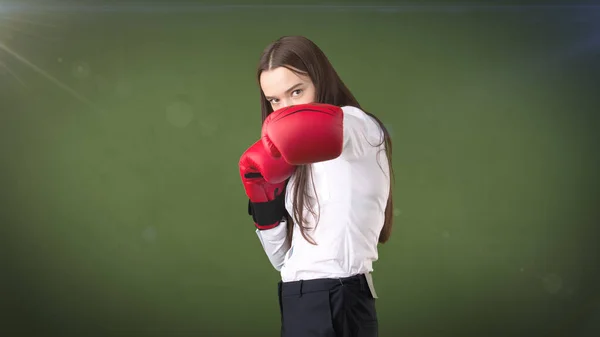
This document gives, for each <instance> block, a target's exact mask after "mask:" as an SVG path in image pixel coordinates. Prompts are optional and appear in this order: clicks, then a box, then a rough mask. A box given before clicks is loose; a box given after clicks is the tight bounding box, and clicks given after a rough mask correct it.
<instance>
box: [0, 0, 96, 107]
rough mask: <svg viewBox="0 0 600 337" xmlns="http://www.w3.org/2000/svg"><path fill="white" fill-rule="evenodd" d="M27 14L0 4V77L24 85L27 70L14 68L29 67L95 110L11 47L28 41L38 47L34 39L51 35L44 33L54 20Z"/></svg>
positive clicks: (74, 91) (89, 103)
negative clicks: (42, 19)
mask: <svg viewBox="0 0 600 337" xmlns="http://www.w3.org/2000/svg"><path fill="white" fill-rule="evenodd" d="M28 14H29V13H21V12H18V13H13V12H12V11H10V10H3V8H2V6H1V4H0V80H8V79H11V80H12V81H13V82H14V83H16V84H17V85H20V86H27V82H26V80H25V76H23V72H25V71H26V70H21V71H17V69H28V70H29V71H33V72H34V73H35V74H36V75H39V76H42V77H44V78H45V79H47V80H49V81H50V82H51V83H52V84H53V85H56V86H57V87H59V88H60V89H62V90H63V91H65V92H66V93H67V94H69V95H70V96H71V97H73V98H75V99H77V100H79V101H80V102H82V103H84V104H85V105H87V106H88V107H90V108H92V109H94V110H97V109H98V108H96V107H95V105H94V104H93V103H92V102H91V101H90V100H88V99H87V98H86V97H84V96H83V95H82V94H81V93H79V92H78V91H77V90H75V89H73V88H71V87H70V86H68V85H67V84H65V83H64V82H63V81H61V80H60V79H58V78H57V77H56V76H53V75H52V74H50V72H48V71H47V70H45V69H43V68H42V67H40V66H38V65H37V64H35V63H34V62H33V61H32V60H31V59H30V58H29V57H28V56H26V55H25V54H24V53H22V52H20V51H19V50H18V49H17V48H16V47H14V46H15V45H17V43H18V45H19V46H20V48H23V46H24V45H26V46H27V44H28V43H30V42H31V43H32V44H33V46H31V47H37V46H36V45H35V44H36V43H40V44H41V42H45V43H47V42H49V41H51V39H50V38H49V37H48V36H47V35H45V33H47V32H51V30H52V29H55V28H57V26H56V25H54V24H50V23H47V22H42V21H38V20H34V19H32V18H28V17H27V16H28ZM27 47H29V46H27ZM20 66H25V67H20ZM84 70H85V69H84ZM19 72H21V74H19Z"/></svg>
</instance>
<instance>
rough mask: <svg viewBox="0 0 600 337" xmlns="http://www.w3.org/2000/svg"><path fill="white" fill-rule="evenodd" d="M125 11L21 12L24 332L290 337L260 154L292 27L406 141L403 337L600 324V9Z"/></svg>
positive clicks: (561, 332) (5, 194)
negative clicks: (253, 150) (265, 59)
mask: <svg viewBox="0 0 600 337" xmlns="http://www.w3.org/2000/svg"><path fill="white" fill-rule="evenodd" d="M84 3H89V2H80V4H84ZM113 3H114V2H113ZM315 3H316V2H312V3H310V2H305V3H304V5H312V4H315ZM330 3H331V2H330ZM338 4H339V2H338ZM69 8H70V9H69ZM103 8H104V12H103V13H99V11H100V9H99V7H95V9H94V10H90V8H89V7H84V6H80V7H78V8H75V7H64V8H62V9H61V10H53V11H51V10H50V9H49V8H46V9H45V12H41V13H37V12H34V11H31V10H27V11H21V12H10V13H7V12H0V27H1V33H0V38H1V40H0V41H1V42H2V43H3V45H4V46H5V47H6V48H4V49H2V50H0V60H2V62H3V63H4V64H5V65H6V66H7V67H8V68H2V67H1V66H0V85H1V92H0V154H1V158H2V162H1V165H0V170H1V171H0V173H1V176H0V183H1V185H0V190H1V191H2V193H0V198H1V199H0V201H1V205H2V207H1V209H0V230H1V232H0V237H1V239H0V263H1V266H2V271H1V274H0V276H1V277H0V282H1V283H0V285H1V286H2V291H1V292H0V296H1V297H0V308H1V309H2V314H1V316H0V317H2V318H1V320H2V321H4V323H2V325H1V326H0V329H2V330H4V331H6V332H7V334H6V336H104V337H109V336H251V335H252V336H254V335H260V336H277V335H278V332H279V311H278V310H279V309H278V301H277V291H276V283H277V281H278V280H279V275H278V273H277V272H276V271H275V270H274V269H273V268H272V267H271V265H270V264H269V262H268V260H267V258H266V256H265V254H264V252H263V251H262V249H261V246H260V244H259V241H258V239H257V237H256V234H255V233H254V227H253V226H252V222H251V221H250V219H249V218H248V216H247V214H246V198H245V194H244V191H243V188H242V185H241V182H240V178H239V173H238V171H237V170H238V168H237V161H238V159H239V157H240V155H241V154H242V153H243V151H244V150H245V149H246V148H247V147H248V146H249V145H250V144H252V143H253V142H254V141H255V140H256V139H257V137H258V136H259V134H260V111H259V97H258V87H257V84H256V78H255V67H256V65H257V62H258V57H259V56H260V53H261V51H262V50H263V48H264V47H265V46H266V45H267V44H268V43H270V42H271V41H273V40H275V39H276V38H278V37H280V36H282V35H290V34H301V35H305V36H307V37H309V38H311V39H313V40H314V41H315V42H316V43H317V44H318V45H320V46H321V47H322V49H323V50H324V51H325V53H326V54H327V55H328V56H329V58H330V60H331V61H332V63H333V64H334V66H335V67H336V69H337V71H338V72H339V74H340V75H341V77H342V78H343V80H344V81H345V82H346V84H347V85H348V86H349V87H350V88H351V90H352V91H353V93H354V94H355V95H356V96H357V98H358V99H359V101H360V102H361V104H362V105H363V106H364V107H365V108H366V109H367V110H368V111H371V112H373V113H375V114H376V115H377V116H378V117H380V118H381V119H382V120H383V121H384V122H385V123H386V125H387V126H388V128H389V129H390V131H391V133H392V138H393V141H394V160H393V163H394V169H395V172H396V184H395V189H394V193H395V212H394V214H395V225H394V226H395V229H394V235H393V236H392V239H391V241H390V242H389V243H388V244H386V245H383V246H381V248H380V261H378V262H377V263H376V264H375V272H374V279H375V284H376V288H377V291H378V294H379V296H380V299H379V300H378V307H377V308H378V314H379V318H380V335H381V336H417V337H428V336H538V335H539V336H541V335H544V336H569V337H571V336H592V335H595V333H594V331H595V332H596V333H597V332H598V325H597V324H596V325H595V326H594V323H593V322H594V315H596V320H595V321H596V322H597V321H598V318H597V317H598V311H599V309H598V308H599V307H598V298H599V297H598V291H597V281H598V278H597V273H596V271H597V269H598V265H599V263H600V261H599V259H598V254H597V251H598V248H597V237H598V235H597V234H598V230H595V229H594V226H595V225H596V224H597V220H598V210H597V209H596V207H597V206H598V190H599V187H600V184H599V182H600V181H599V179H598V172H599V171H600V163H599V161H598V158H597V152H598V151H597V148H596V146H595V145H594V144H598V140H599V138H600V137H599V135H598V126H599V125H598V124H599V117H598V113H597V112H598V110H597V109H596V106H595V105H594V104H593V103H594V102H593V100H592V97H593V96H594V95H596V94H597V92H598V88H599V87H600V86H598V84H599V83H598V75H600V72H599V71H598V70H599V67H598V49H599V46H600V43H598V38H597V35H596V36H595V37H594V35H593V34H594V32H596V34H597V31H598V24H597V22H600V19H599V18H600V13H599V11H598V9H589V8H588V9H585V8H583V9H578V10H573V9H564V10H556V9H554V10H553V9H540V8H537V9H536V8H532V9H528V10H524V9H521V10H515V9H507V8H504V9H502V8H496V9H491V8H487V9H486V8H478V9H472V10H464V7H453V8H440V7H426V8H420V9H419V8H412V9H407V8H404V9H403V10H399V9H396V10H392V9H390V8H388V9H387V10H384V9H381V8H379V9H377V8H375V7H368V8H351V7H328V8H322V7H321V8H319V7H314V6H304V7H296V8H292V9H286V8H272V7H271V8H269V7H255V8H230V9H223V8H221V9H219V10H213V11H207V10H206V8H205V9H204V10H201V9H200V8H199V7H185V8H184V9H183V10H173V8H174V7H173V6H172V7H170V8H171V11H170V13H167V12H166V11H165V8H164V7H152V6H150V5H148V4H146V5H144V6H143V8H145V12H144V13H142V12H140V8H142V7H135V6H130V7H129V9H130V10H129V11H126V10H125V9H126V8H125V7H123V6H121V7H118V6H116V7H107V6H105V7H103ZM34 23H37V24H34ZM40 23H44V24H48V25H51V26H42V25H40ZM594 38H595V40H594ZM7 48H10V51H8V49H7ZM11 51H12V52H11ZM15 52H16V53H18V55H20V56H21V58H20V59H19V57H18V56H17V55H16V54H14V53H15ZM33 66H35V67H33ZM9 70H10V71H9ZM13 75H14V76H13ZM15 76H16V77H15ZM59 83H62V87H61V85H59ZM67 87H68V88H71V89H72V90H71V89H68V88H67ZM75 91H76V93H77V94H75ZM594 312H595V313H596V314H594Z"/></svg>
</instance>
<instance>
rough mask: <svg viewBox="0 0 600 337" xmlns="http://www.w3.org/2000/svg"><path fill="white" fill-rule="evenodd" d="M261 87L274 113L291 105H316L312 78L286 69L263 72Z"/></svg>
mask: <svg viewBox="0 0 600 337" xmlns="http://www.w3.org/2000/svg"><path fill="white" fill-rule="evenodd" d="M260 86H261V89H262V91H263V93H264V94H265V97H266V98H267V100H268V101H269V103H271V107H272V108H273V111H275V110H278V109H281V108H285V107H287V106H290V105H298V104H306V103H314V102H315V99H316V96H315V85H314V84H313V83H312V81H311V80H310V78H309V77H308V76H307V75H301V74H297V73H295V72H293V71H291V70H289V69H288V68H286V67H278V68H274V69H271V70H265V71H263V72H262V73H261V74H260Z"/></svg>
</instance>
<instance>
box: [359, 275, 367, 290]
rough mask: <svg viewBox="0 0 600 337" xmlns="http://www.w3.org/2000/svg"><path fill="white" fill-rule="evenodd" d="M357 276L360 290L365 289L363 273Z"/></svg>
mask: <svg viewBox="0 0 600 337" xmlns="http://www.w3.org/2000/svg"><path fill="white" fill-rule="evenodd" d="M358 278H359V279H360V291H364V290H365V283H366V281H367V280H366V279H365V275H364V274H360V275H359V276H358Z"/></svg>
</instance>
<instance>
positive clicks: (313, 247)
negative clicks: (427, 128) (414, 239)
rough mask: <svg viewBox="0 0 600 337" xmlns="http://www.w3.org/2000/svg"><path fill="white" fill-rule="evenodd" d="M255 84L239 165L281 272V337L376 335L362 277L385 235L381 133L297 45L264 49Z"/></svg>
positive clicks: (385, 161)
mask: <svg viewBox="0 0 600 337" xmlns="http://www.w3.org/2000/svg"><path fill="white" fill-rule="evenodd" d="M258 81H259V85H260V95H261V105H262V120H263V126H262V136H261V139H260V140H258V141H257V142H256V143H254V144H253V145H252V146H251V147H250V148H249V149H248V150H247V151H246V152H245V153H244V154H243V155H242V157H241V159H240V163H239V165H240V174H241V177H242V181H243V184H244V187H245V189H246V194H247V196H248V198H249V199H250V200H249V205H248V211H249V213H250V214H251V215H252V218H253V221H254V223H255V226H256V228H257V229H256V231H257V234H258V237H259V239H260V242H261V244H262V247H263V248H264V251H265V252H266V254H267V256H268V258H269V260H270V262H271V264H272V265H273V266H274V267H275V269H277V270H278V271H280V273H281V282H279V303H280V310H281V324H282V327H281V334H282V336H283V337H296V336H298V337H300V336H301V337H307V336H328V337H329V336H330V337H350V336H357V337H358V336H364V337H370V336H377V334H378V321H377V314H376V310H375V298H377V295H376V294H375V290H374V288H373V282H372V277H371V272H372V271H373V266H372V264H373V262H374V261H376V260H377V258H378V252H377V244H378V243H385V242H386V241H387V240H388V239H389V237H390V234H391V229H392V218H393V205H392V188H391V186H392V184H391V178H392V175H393V171H392V167H391V151H392V143H391V140H390V137H389V134H388V132H387V130H386V129H385V127H384V126H383V124H382V123H381V122H380V121H379V120H378V119H377V118H376V117H375V116H373V115H371V114H369V113H367V112H365V111H364V110H362V108H361V107H360V105H359V104H358V101H357V100H356V99H355V98H354V96H353V95H352V93H351V92H350V90H349V89H348V88H347V87H346V86H345V85H344V83H343V82H342V80H341V79H340V78H339V76H338V75H337V73H336V71H335V70H334V68H333V67H332V65H331V64H330V62H329V60H328V59H327V57H326V56H325V55H324V53H323V52H322V51H321V50H320V49H319V48H318V47H317V46H316V45H315V44H314V43H313V42H312V41H310V40H308V39H306V38H304V37H301V36H287V37H282V38H280V39H279V40H277V41H275V42H274V43H272V44H271V45H269V46H268V47H267V48H266V49H265V50H264V52H263V55H262V57H261V59H260V63H259V67H258Z"/></svg>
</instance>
